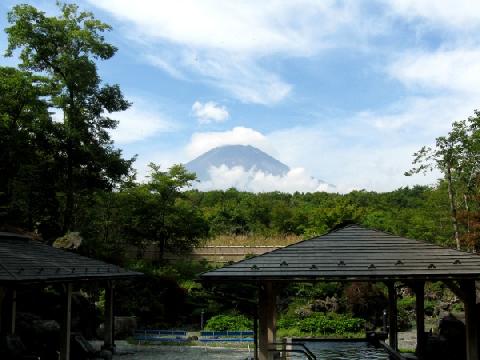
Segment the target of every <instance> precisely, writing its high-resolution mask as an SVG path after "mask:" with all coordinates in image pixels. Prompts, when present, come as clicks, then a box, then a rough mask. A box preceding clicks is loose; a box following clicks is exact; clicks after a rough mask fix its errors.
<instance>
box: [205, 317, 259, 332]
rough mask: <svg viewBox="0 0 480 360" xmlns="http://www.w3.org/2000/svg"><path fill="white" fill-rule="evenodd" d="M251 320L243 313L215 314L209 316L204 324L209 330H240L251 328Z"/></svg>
mask: <svg viewBox="0 0 480 360" xmlns="http://www.w3.org/2000/svg"><path fill="white" fill-rule="evenodd" d="M252 329H253V321H252V320H251V319H249V318H247V317H246V316H245V315H216V316H213V317H211V318H210V319H209V320H208V321H207V324H206V325H205V330H210V331H241V330H252Z"/></svg>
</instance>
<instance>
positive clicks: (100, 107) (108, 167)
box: [5, 3, 132, 232]
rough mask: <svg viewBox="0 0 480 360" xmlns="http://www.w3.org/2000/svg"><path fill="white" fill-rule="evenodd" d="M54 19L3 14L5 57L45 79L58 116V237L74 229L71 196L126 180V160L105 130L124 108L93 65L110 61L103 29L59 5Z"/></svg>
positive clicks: (30, 10)
mask: <svg viewBox="0 0 480 360" xmlns="http://www.w3.org/2000/svg"><path fill="white" fill-rule="evenodd" d="M58 5H59V8H60V15H59V16H47V15H46V14H45V13H44V12H42V11H39V10H37V9H36V8H35V7H33V6H30V5H17V6H15V7H14V8H13V9H12V10H11V11H10V12H9V14H8V22H9V24H10V26H9V27H7V28H6V30H5V31H6V32H7V35H8V48H7V51H6V55H7V56H12V55H13V53H14V51H15V50H16V49H19V50H20V60H21V64H20V66H21V68H23V69H26V70H30V71H33V72H37V73H41V74H46V76H48V78H49V80H50V82H51V84H52V89H54V91H52V92H51V94H50V97H51V103H52V105H53V106H54V107H56V108H58V109H60V110H61V111H62V112H63V123H62V127H61V131H62V132H63V134H62V140H61V149H60V152H59V154H61V156H60V157H59V159H58V162H59V164H61V166H62V168H63V172H62V174H64V175H63V176H62V178H61V179H60V180H61V181H60V182H59V183H60V186H61V189H62V190H63V193H64V195H65V199H64V202H63V203H64V209H63V231H64V232H66V231H69V230H72V229H73V228H74V210H75V199H76V196H82V194H83V193H85V192H91V191H92V190H93V189H111V188H112V187H114V186H115V185H116V184H117V183H118V182H119V181H121V179H122V177H123V176H125V175H127V174H128V172H129V169H130V166H131V163H132V160H124V159H122V156H121V152H120V151H119V150H117V149H115V148H114V147H113V144H112V141H111V139H110V136H109V133H108V130H110V129H114V128H115V127H116V125H117V122H116V121H115V120H113V119H111V118H110V117H109V114H110V113H112V112H117V111H123V110H126V109H127V108H128V107H129V105H130V104H129V103H128V101H126V100H125V99H124V97H123V95H122V93H121V91H120V88H119V86H118V85H108V84H103V83H102V81H101V78H100V77H99V75H98V72H97V65H96V62H97V61H100V60H107V59H110V58H111V57H112V56H113V55H114V54H115V52H116V50H117V49H116V48H115V47H114V46H113V45H111V44H109V43H107V42H106V41H105V39H104V36H103V33H104V32H105V31H109V30H110V29H111V28H110V26H109V25H107V24H105V23H103V22H101V21H99V20H97V19H96V18H95V17H94V16H93V14H92V13H89V12H83V11H79V9H78V7H77V6H76V5H73V4H60V3H58Z"/></svg>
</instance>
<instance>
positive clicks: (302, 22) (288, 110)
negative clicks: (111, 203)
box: [0, 0, 480, 192]
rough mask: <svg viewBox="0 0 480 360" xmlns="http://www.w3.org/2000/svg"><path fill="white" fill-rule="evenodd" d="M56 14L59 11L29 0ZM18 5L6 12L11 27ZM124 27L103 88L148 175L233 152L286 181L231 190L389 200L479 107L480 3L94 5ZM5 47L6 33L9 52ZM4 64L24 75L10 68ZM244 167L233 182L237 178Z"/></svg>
mask: <svg viewBox="0 0 480 360" xmlns="http://www.w3.org/2000/svg"><path fill="white" fill-rule="evenodd" d="M26 2H28V3H31V4H33V5H35V6H37V7H39V8H41V9H43V10H45V11H46V12H47V13H52V14H53V13H55V11H56V9H55V5H54V1H53V0H49V1H46V0H37V1H26ZM15 3H16V2H15V1H11V0H4V1H2V2H1V3H0V13H1V14H2V15H3V16H1V18H0V26H1V27H2V28H4V27H5V26H7V23H6V13H7V11H8V9H9V8H11V6H13V5H14V4H15ZM77 3H78V4H79V5H80V7H81V8H82V9H87V10H91V11H93V12H94V13H95V14H96V16H97V17H98V18H100V19H102V20H103V21H105V22H107V23H109V24H111V25H112V26H113V31H112V32H111V33H109V34H108V35H107V39H108V40H109V41H110V42H112V43H113V44H115V45H116V46H117V47H118V48H119V51H118V53H117V55H116V56H115V57H114V58H113V59H111V60H109V61H107V62H103V63H100V64H99V70H100V74H101V76H102V78H103V79H104V80H105V81H106V82H109V83H118V84H120V85H121V87H122V89H123V91H124V92H125V94H126V96H127V97H128V98H129V99H130V100H131V101H132V102H133V106H132V108H131V109H129V110H128V111H126V112H124V113H121V114H114V116H113V117H114V118H116V119H118V120H120V126H119V128H118V129H117V130H115V131H114V132H113V133H112V136H113V138H114V139H115V142H116V145H117V146H118V147H120V148H122V149H123V151H124V153H125V154H126V155H127V156H130V155H133V154H138V161H137V163H136V167H137V169H138V172H139V175H140V177H142V176H144V175H145V174H146V164H148V163H149V162H151V161H153V162H156V163H159V164H161V165H162V166H163V167H165V168H166V167H168V166H170V165H172V164H173V163H179V162H186V161H188V160H191V159H192V158H194V157H196V156H198V155H200V154H201V153H203V152H205V151H207V150H209V149H211V148H213V147H215V146H220V145H224V144H250V145H254V146H257V147H259V148H260V149H262V150H264V151H266V152H268V153H269V154H271V155H273V156H274V157H276V158H278V159H279V160H281V161H283V162H284V163H286V164H287V165H289V166H290V167H291V168H292V172H291V173H290V174H288V175H287V176H286V177H285V178H282V179H278V178H275V177H268V176H265V174H253V175H252V174H251V173H247V172H245V171H243V172H242V171H239V169H216V172H215V176H216V179H217V180H216V182H212V183H211V184H208V186H207V185H205V187H204V188H209V187H220V188H225V187H228V186H231V185H232V184H237V183H238V181H237V180H238V178H239V177H240V178H241V177H248V178H249V179H251V178H252V176H253V178H255V179H256V182H255V183H254V184H253V185H251V186H249V187H247V189H249V190H254V191H263V190H274V189H277V190H283V191H294V190H301V191H302V190H303V191H313V190H316V189H321V188H319V187H318V186H319V184H318V182H316V181H313V180H312V178H311V177H312V176H313V177H315V178H319V179H323V180H325V181H327V182H329V183H332V184H335V185H336V186H337V188H336V190H338V191H342V192H345V191H349V190H351V189H367V190H376V191H388V190H393V189H395V188H398V187H400V186H406V185H412V184H416V183H421V184H431V183H434V182H435V179H436V177H437V176H438V174H431V175H428V176H425V177H424V176H416V177H412V178H408V177H405V176H403V173H404V172H405V171H406V170H408V169H409V167H410V163H411V160H412V154H413V152H414V151H416V150H418V149H419V148H420V147H421V146H423V145H428V144H431V143H433V142H434V139H435V137H436V136H439V135H443V134H445V133H446V132H447V131H448V129H449V127H450V124H451V122H452V121H454V120H459V119H462V118H465V117H467V116H469V115H471V114H472V113H473V110H474V109H476V108H477V107H478V100H479V95H480V88H479V86H478V83H479V81H478V80H480V41H479V39H478V31H479V28H480V3H478V4H477V2H474V1H467V0H456V1H451V0H443V1H436V0H391V1H380V0H378V1H373V0H372V1H362V0H350V1H348V0H347V1H329V0H324V1H311V0H292V1H281V0H278V1H270V0H264V1H261V2H260V1H247V0H245V1H230V2H228V1H220V0H218V1H209V0H176V1H154V0H137V1H131V0H82V1H78V2H77ZM5 46H6V37H5V35H4V34H2V35H0V48H2V49H3V48H5ZM0 64H3V65H12V64H15V60H14V59H0ZM233 170H235V171H233Z"/></svg>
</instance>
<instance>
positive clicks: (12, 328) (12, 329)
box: [9, 289, 17, 335]
mask: <svg viewBox="0 0 480 360" xmlns="http://www.w3.org/2000/svg"><path fill="white" fill-rule="evenodd" d="M11 291H12V293H11V311H12V317H11V321H10V331H9V332H10V334H12V335H15V330H16V326H17V290H15V289H12V290H11Z"/></svg>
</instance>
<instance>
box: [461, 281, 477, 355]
mask: <svg viewBox="0 0 480 360" xmlns="http://www.w3.org/2000/svg"><path fill="white" fill-rule="evenodd" d="M460 287H461V289H462V291H463V293H464V294H465V299H464V305H465V335H466V339H467V341H466V347H467V351H466V353H467V360H479V354H478V352H479V341H478V335H479V333H478V323H477V304H476V303H477V290H476V287H475V281H473V280H463V281H462V282H461V283H460Z"/></svg>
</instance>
